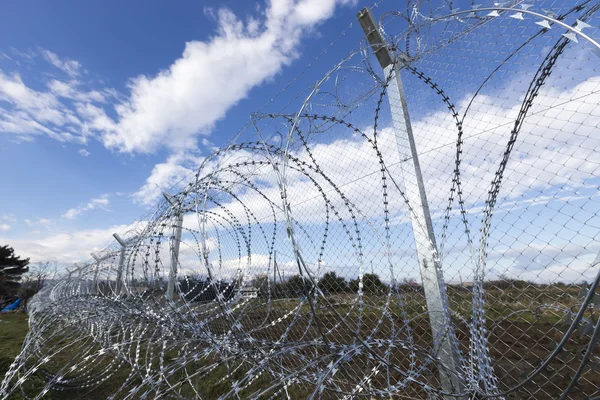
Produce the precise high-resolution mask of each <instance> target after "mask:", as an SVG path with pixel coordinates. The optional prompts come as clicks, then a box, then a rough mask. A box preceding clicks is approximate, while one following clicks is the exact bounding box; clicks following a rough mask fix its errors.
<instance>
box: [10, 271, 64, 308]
mask: <svg viewBox="0 0 600 400" xmlns="http://www.w3.org/2000/svg"><path fill="white" fill-rule="evenodd" d="M56 268H57V264H56V262H54V263H51V262H49V261H46V262H43V263H37V264H34V265H33V266H32V267H31V268H29V272H27V273H26V274H24V275H23V276H22V282H21V287H20V288H19V297H20V298H21V300H22V301H23V302H24V303H25V304H26V303H27V300H29V299H30V298H31V297H33V296H34V295H35V294H36V293H37V292H39V291H40V290H42V288H43V287H44V284H45V283H46V280H47V279H48V277H49V276H50V274H51V272H52V270H54V271H56ZM55 274H56V272H55Z"/></svg>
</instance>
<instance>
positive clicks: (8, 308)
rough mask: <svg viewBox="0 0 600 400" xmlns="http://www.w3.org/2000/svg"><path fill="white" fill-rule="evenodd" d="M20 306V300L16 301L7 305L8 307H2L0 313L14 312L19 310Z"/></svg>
mask: <svg viewBox="0 0 600 400" xmlns="http://www.w3.org/2000/svg"><path fill="white" fill-rule="evenodd" d="M20 304H21V299H17V300H16V301H15V302H14V303H12V304H9V305H8V306H6V307H4V308H3V309H2V311H0V312H7V311H14V310H16V309H17V308H19V305H20Z"/></svg>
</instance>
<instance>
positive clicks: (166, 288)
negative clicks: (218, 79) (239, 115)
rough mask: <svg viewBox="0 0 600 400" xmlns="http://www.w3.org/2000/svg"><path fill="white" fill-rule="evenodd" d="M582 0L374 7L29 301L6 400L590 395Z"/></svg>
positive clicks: (590, 8)
mask: <svg viewBox="0 0 600 400" xmlns="http://www.w3.org/2000/svg"><path fill="white" fill-rule="evenodd" d="M599 7H600V4H598V3H595V2H592V1H582V2H580V3H577V4H575V3H573V2H570V1H563V2H561V1H548V2H547V1H543V0H542V1H539V2H536V4H535V5H529V4H526V3H523V2H520V1H519V2H513V3H510V4H504V5H489V6H485V5H484V6H477V5H475V4H474V3H473V4H471V5H470V8H469V9H467V10H460V9H459V8H457V7H456V6H455V4H453V3H452V2H446V3H443V4H440V5H433V4H430V3H428V2H408V3H407V6H406V8H405V9H404V10H395V11H387V12H386V11H384V10H382V15H381V18H379V25H380V27H379V28H378V29H376V30H377V32H379V34H380V36H381V38H382V40H384V41H387V43H389V45H385V43H383V42H373V41H372V40H373V39H372V36H370V39H369V42H366V43H361V44H360V45H359V46H358V47H357V48H355V49H354V50H352V51H351V52H350V53H349V54H348V56H347V57H345V58H343V60H342V61H341V62H340V63H338V64H336V65H335V66H334V67H333V68H331V69H330V70H329V71H328V72H327V73H326V74H325V76H324V77H323V79H321V80H319V82H318V83H317V85H315V86H314V87H310V88H308V89H306V90H305V91H302V92H301V93H300V94H298V95H297V96H296V97H295V98H294V100H292V101H291V102H289V103H287V104H285V105H284V106H283V107H277V109H276V110H274V111H269V110H268V109H267V108H268V107H270V106H272V105H273V104H275V97H274V98H273V99H272V101H271V102H270V103H269V104H268V105H267V106H265V107H263V109H261V110H260V112H257V113H254V114H252V115H251V118H250V122H249V124H250V125H246V126H245V127H244V131H245V132H246V134H248V132H247V128H248V127H249V126H252V127H253V129H254V130H255V135H254V137H249V138H247V139H248V140H242V137H241V135H240V134H239V133H238V134H236V135H235V138H234V139H233V140H231V141H230V142H229V143H228V144H227V145H226V146H225V147H223V148H222V149H219V150H217V151H215V152H214V153H213V154H211V155H210V156H208V157H206V158H204V159H203V161H202V162H201V165H200V166H199V167H198V169H197V171H196V172H195V173H194V175H193V176H189V177H188V178H187V184H178V185H177V188H176V190H175V191H174V192H173V193H172V194H165V199H164V200H163V201H161V202H160V204H159V205H158V206H157V207H156V209H155V210H152V212H151V213H149V214H148V215H146V216H144V217H143V218H140V219H139V221H138V222H137V224H135V225H132V227H130V228H127V229H126V231H125V232H121V235H120V236H118V237H117V238H118V240H119V243H118V244H114V245H108V246H106V248H105V249H103V250H102V251H98V252H96V253H95V256H94V257H95V259H94V260H92V261H89V262H87V263H86V264H83V263H82V264H78V266H77V268H76V269H75V270H70V271H69V273H68V275H67V276H65V277H63V278H62V279H61V280H59V281H58V282H56V283H55V284H53V285H52V286H47V287H45V288H44V289H43V290H42V291H41V292H40V293H38V294H37V295H36V296H35V297H34V298H33V299H31V300H30V302H29V304H28V311H29V314H30V332H29V333H28V335H27V337H26V339H25V343H24V345H23V350H22V352H21V354H20V355H19V356H18V357H17V358H16V359H15V361H14V362H13V363H12V365H11V366H10V369H9V371H8V372H7V374H6V376H5V378H4V380H3V382H2V385H1V387H0V396H1V397H3V398H8V397H9V396H11V395H13V394H17V393H18V394H20V395H22V396H24V397H25V398H35V399H41V398H45V396H48V395H51V394H52V393H57V392H64V393H65V394H68V396H69V397H70V398H77V397H80V398H86V396H88V394H89V393H90V392H91V391H104V392H105V393H106V397H108V398H122V399H129V398H136V399H137V398H150V397H152V398H162V397H168V398H211V399H212V398H219V399H225V398H265V399H275V398H288V399H291V398H311V399H312V398H360V397H369V398H372V397H382V398H447V399H449V398H473V399H475V398H478V399H482V398H538V399H541V398H598V397H600V392H599V391H598V387H599V386H600V373H599V372H598V369H599V368H600V349H599V348H598V336H599V335H600V322H599V321H600V316H599V311H598V307H599V305H600V297H599V296H598V294H597V293H598V284H599V282H600V246H598V243H599V241H598V239H599V238H600V214H599V212H598V210H600V204H599V203H600V197H599V196H598V192H599V188H600V174H599V171H600V160H598V157H597V156H596V153H597V152H598V151H599V150H600V137H599V136H598V126H599V125H600V111H599V110H600V109H599V108H598V104H599V101H600V94H599V92H600V79H599V76H598V70H597V67H596V66H597V65H598V58H597V56H596V53H595V50H596V49H598V48H600V45H599V44H598V43H597V42H595V41H594V40H593V38H594V37H595V36H596V34H597V28H596V26H597V25H598V17H597V16H596V13H597V10H598V8H599ZM364 15H365V14H364V13H363V14H360V15H359V19H360V18H362V17H364ZM361 16H362V17H361ZM354 25H356V24H354ZM354 25H353V24H351V25H350V26H349V27H348V28H347V29H346V30H344V31H343V32H342V34H341V35H340V36H343V35H345V34H346V33H347V32H348V30H349V29H352V27H353V26H354ZM361 26H362V22H361ZM584 30H586V31H585V32H584ZM368 37H369V36H368ZM338 39H339V38H338ZM338 39H336V40H334V41H333V42H332V44H331V45H330V46H329V47H327V48H326V49H325V50H324V51H323V52H322V53H321V54H320V55H319V56H318V57H317V59H318V58H320V57H322V56H323V55H324V54H325V53H326V52H327V51H329V49H331V48H332V46H334V45H335V44H336V43H337V41H338ZM382 43H383V44H382ZM382 45H383V47H384V48H385V49H387V50H386V51H388V52H389V54H390V63H389V64H387V65H386V64H384V63H382V60H381V59H380V58H379V57H378V58H377V59H376V58H375V57H374V56H373V54H372V53H373V51H375V53H376V54H380V53H377V52H380V47H381V46H382ZM377 64H380V65H381V67H382V71H379V70H378V66H377ZM312 65H313V62H311V63H310V64H309V66H308V67H307V68H306V69H305V70H303V72H302V74H304V73H305V72H306V71H307V70H308V68H312ZM296 81H297V78H295V79H294V80H293V81H292V82H296ZM290 85H291V83H290V84H288V86H286V88H288V87H289V86H290ZM284 90H287V89H284ZM301 96H302V97H304V100H303V101H302V102H301V105H300V106H298V108H297V109H296V110H293V111H292V112H289V108H290V106H291V105H293V103H294V102H296V101H298V99H300V98H301ZM413 134H414V136H413ZM274 138H279V139H278V140H275V139H274ZM244 139H246V138H245V137H244ZM411 149H412V150H411ZM413 150H415V151H413ZM413 168H414V170H413ZM415 171H416V172H415ZM121 242H122V243H121ZM286 273H287V275H286ZM415 276H417V277H415ZM465 277H466V279H465ZM469 279H470V280H469ZM587 282H591V283H587ZM515 396H516V397H515Z"/></svg>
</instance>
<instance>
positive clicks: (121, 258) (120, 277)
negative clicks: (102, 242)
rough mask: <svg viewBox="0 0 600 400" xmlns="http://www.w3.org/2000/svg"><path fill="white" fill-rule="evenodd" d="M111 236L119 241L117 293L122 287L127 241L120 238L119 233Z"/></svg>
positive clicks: (119, 292)
mask: <svg viewBox="0 0 600 400" xmlns="http://www.w3.org/2000/svg"><path fill="white" fill-rule="evenodd" d="M113 237H114V238H115V239H116V240H117V242H119V244H120V245H121V252H120V254H119V269H117V287H116V292H117V295H119V294H121V290H122V288H123V268H124V267H125V248H126V247H127V243H125V242H124V241H123V239H121V237H120V236H119V235H117V234H116V233H113Z"/></svg>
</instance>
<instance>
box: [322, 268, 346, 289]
mask: <svg viewBox="0 0 600 400" xmlns="http://www.w3.org/2000/svg"><path fill="white" fill-rule="evenodd" d="M319 288H320V289H321V290H322V291H323V292H324V293H325V294H328V293H342V292H345V291H347V290H348V284H347V283H346V280H345V279H344V278H343V277H342V276H338V275H336V273H335V272H333V271H331V272H327V273H326V274H325V275H323V277H322V278H321V280H320V281H319Z"/></svg>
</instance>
